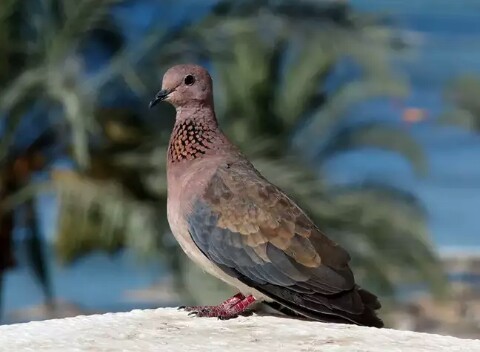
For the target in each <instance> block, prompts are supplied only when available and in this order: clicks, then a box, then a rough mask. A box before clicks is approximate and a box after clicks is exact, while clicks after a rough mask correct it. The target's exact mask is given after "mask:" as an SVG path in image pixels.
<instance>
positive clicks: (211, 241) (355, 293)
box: [188, 162, 381, 326]
mask: <svg viewBox="0 0 480 352" xmlns="http://www.w3.org/2000/svg"><path fill="white" fill-rule="evenodd" d="M188 223H189V227H190V233H191V236H192V239H193V241H194V242H195V243H196V245H197V246H198V247H199V248H200V250H201V251H202V252H203V253H204V254H205V255H206V256H207V257H208V258H209V259H210V260H212V261H213V262H215V263H216V264H217V265H218V266H219V267H220V268H222V269H223V270H224V271H225V272H226V273H228V274H230V275H232V276H235V277H237V278H238V279H239V280H241V281H243V282H244V283H246V284H248V285H250V286H253V287H255V288H256V289H257V290H259V291H261V292H263V293H264V294H266V295H267V296H270V297H271V298H272V299H274V300H277V301H278V302H279V303H281V304H284V305H285V306H287V307H289V308H291V309H294V310H296V311H298V312H299V313H302V314H304V315H308V316H311V317H313V318H319V316H320V317H321V318H322V319H321V320H334V319H333V318H334V317H335V316H338V317H340V318H343V319H346V320H348V321H352V322H355V323H358V324H365V325H374V326H379V325H380V323H381V321H380V320H379V319H378V318H376V316H375V314H374V313H373V309H376V308H379V306H380V305H379V303H378V301H377V300H376V297H375V296H374V295H372V294H370V293H368V292H367V291H365V290H361V289H360V288H358V286H356V285H355V280H354V277H353V274H352V271H351V270H350V268H349V266H348V262H349V260H350V256H349V255H348V253H347V252H346V251H345V250H344V249H343V248H342V247H340V246H339V245H338V244H336V243H335V242H333V241H331V240H330V239H329V238H327V237H326V236H325V235H324V234H322V233H321V232H320V231H319V230H318V228H317V227H316V226H315V225H314V224H313V223H312V221H311V220H310V219H309V218H308V217H307V216H306V215H305V213H304V212H303V211H302V210H301V209H300V208H299V207H298V206H297V205H296V204H295V203H294V202H293V201H292V200H291V199H290V198H288V197H287V196H286V195H285V194H284V193H283V192H282V191H281V190H280V189H278V188H277V187H275V186H274V185H272V184H271V183H269V182H268V181H267V180H265V179H264V178H263V177H262V176H261V175H260V174H259V173H258V172H257V171H256V170H255V169H253V167H251V165H250V164H247V162H245V163H241V162H240V163H235V164H231V165H225V166H223V167H220V168H219V169H218V170H217V172H216V174H215V175H214V177H213V178H212V179H211V181H210V183H209V185H208V187H207V189H206V192H205V194H204V195H203V197H201V198H200V199H198V200H197V201H196V202H195V205H194V208H193V211H192V213H191V214H190V216H189V218H188ZM328 317H331V318H332V319H328Z"/></svg>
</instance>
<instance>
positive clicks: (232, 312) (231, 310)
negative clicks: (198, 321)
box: [191, 295, 255, 320]
mask: <svg viewBox="0 0 480 352" xmlns="http://www.w3.org/2000/svg"><path fill="white" fill-rule="evenodd" d="M254 302H255V297H253V296H252V295H249V296H247V297H244V298H243V299H241V300H239V301H237V302H236V303H234V304H231V305H229V306H222V305H220V306H217V307H215V308H213V309H202V310H199V311H195V312H192V313H191V314H195V315H196V316H197V317H217V318H219V319H222V320H226V319H231V318H236V317H238V316H239V315H240V314H242V313H244V312H245V311H246V310H247V308H248V307H250V306H251V305H252V304H253V303H254Z"/></svg>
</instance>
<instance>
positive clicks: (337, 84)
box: [0, 0, 480, 338]
mask: <svg viewBox="0 0 480 352" xmlns="http://www.w3.org/2000/svg"><path fill="white" fill-rule="evenodd" d="M479 35H480V3H479V2H478V1H475V0H457V1H450V0H422V1H416V2H412V1H404V0H389V1H385V0H350V1H334V0H330V1H328V0H270V1H268V0H240V1H233V0H216V1H214V0H208V1H207V0H204V1H195V0H175V1H174V0H170V1H169V0H164V1H159V0H125V1H121V0H116V1H115V0H2V1H0V87H1V88H0V133H1V139H0V176H1V178H0V194H1V218H0V297H1V300H0V321H1V322H2V323H3V324H9V323H15V322H24V321H30V320H40V319H48V318H53V317H66V316H74V315H78V314H93V313H101V312H112V311H127V310H130V309H134V308H154V307H162V306H173V305H179V304H189V303H199V304H202V303H203V304H208V303H210V304H212V303H218V302H219V301H221V300H222V299H224V298H225V297H226V296H228V295H229V294H230V293H232V292H233V291H232V290H231V289H230V288H227V287H225V286H224V285H223V284H222V283H220V282H218V281H216V280H215V279H213V278H211V277H208V276H206V275H205V274H202V273H201V272H200V271H199V269H197V268H196V267H195V266H194V265H192V264H191V263H190V262H189V261H188V260H187V259H186V257H185V255H184V254H183V253H182V251H181V250H180V249H179V247H178V246H177V244H176V242H175V241H174V239H173V237H172V236H171V234H170V232H169V228H168V224H167V221H166V209H165V202H166V179H165V153H166V148H167V143H168V138H169V134H170V131H171V129H172V126H173V122H174V110H173V108H171V107H170V106H169V105H168V104H163V105H162V106H160V107H159V109H155V110H153V111H149V110H148V102H149V101H150V99H151V98H152V97H153V96H154V94H155V93H156V92H157V91H158V90H159V88H160V87H161V78H162V75H163V73H164V72H165V70H166V69H167V68H169V67H170V66H172V65H174V64H179V63H186V62H194V63H200V64H202V65H205V66H206V67H207V68H208V69H209V70H210V71H211V73H212V76H213V80H214V83H215V102H216V110H217V116H218V118H219V120H220V123H221V125H222V127H223V129H224V131H225V132H226V134H227V135H228V136H229V137H230V138H231V139H232V140H233V141H234V142H235V143H236V144H238V145H239V146H240V147H241V148H242V150H244V152H245V153H246V154H247V155H248V157H249V158H251V160H252V161H253V163H254V164H255V165H256V166H257V168H258V169H260V170H261V172H262V173H264V174H265V175H266V176H267V177H268V178H269V179H270V180H271V181H272V182H274V183H275V184H277V185H278V186H280V187H281V188H282V189H284V190H285V191H286V192H287V193H288V194H290V195H291V196H292V197H293V198H294V199H296V200H297V201H298V202H299V203H300V204H301V205H302V207H304V209H305V210H306V211H307V212H308V213H309V214H310V215H311V217H312V218H313V219H314V220H315V222H316V223H317V224H318V225H319V226H320V228H322V229H324V230H325V231H326V232H327V233H328V234H329V236H330V237H332V238H334V239H335V240H336V241H337V242H339V243H341V244H342V245H343V246H344V247H346V248H347V249H348V250H349V251H350V253H351V255H352V258H353V260H352V265H353V267H354V270H355V273H356V277H357V280H358V281H359V282H360V283H361V284H362V285H364V286H366V287H368V288H369V289H370V290H372V291H373V292H375V293H377V294H379V295H380V296H381V298H382V302H383V305H384V308H383V310H382V313H381V314H382V316H383V317H384V319H385V321H386V323H387V325H388V326H389V327H394V328H399V329H408V330H415V331H428V332H435V333H440V334H450V335H456V336H461V337H477V338H480V255H479V254H480V236H479V235H480V234H479V233H478V231H479V227H480V218H479V215H478V212H479V211H480V162H479V159H480V137H479V133H480V99H479V97H478V95H479V94H480V39H479V38H480V36H479Z"/></svg>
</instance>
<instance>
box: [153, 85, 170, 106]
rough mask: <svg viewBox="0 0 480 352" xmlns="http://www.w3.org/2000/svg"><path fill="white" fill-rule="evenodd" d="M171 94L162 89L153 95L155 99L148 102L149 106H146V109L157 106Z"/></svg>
mask: <svg viewBox="0 0 480 352" xmlns="http://www.w3.org/2000/svg"><path fill="white" fill-rule="evenodd" d="M170 93H171V92H170V91H169V90H167V89H162V90H161V91H160V92H158V93H157V95H155V98H153V100H152V101H151V102H150V104H149V105H148V107H149V108H150V109H151V108H153V107H154V106H155V105H157V104H158V103H160V102H161V101H163V100H165V98H166V97H167V96H168V94H170Z"/></svg>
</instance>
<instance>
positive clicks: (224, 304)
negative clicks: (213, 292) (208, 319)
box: [179, 293, 245, 314]
mask: <svg viewBox="0 0 480 352" xmlns="http://www.w3.org/2000/svg"><path fill="white" fill-rule="evenodd" d="M242 299H245V296H244V295H243V294H241V293H237V294H236V295H235V296H232V297H230V298H229V299H227V300H226V301H224V302H222V303H220V304H219V305H217V306H181V307H179V309H183V310H185V311H187V312H199V311H203V310H214V309H222V308H229V307H230V306H232V305H234V304H236V303H238V302H240V301H241V300H242ZM194 314H195V313H194Z"/></svg>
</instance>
